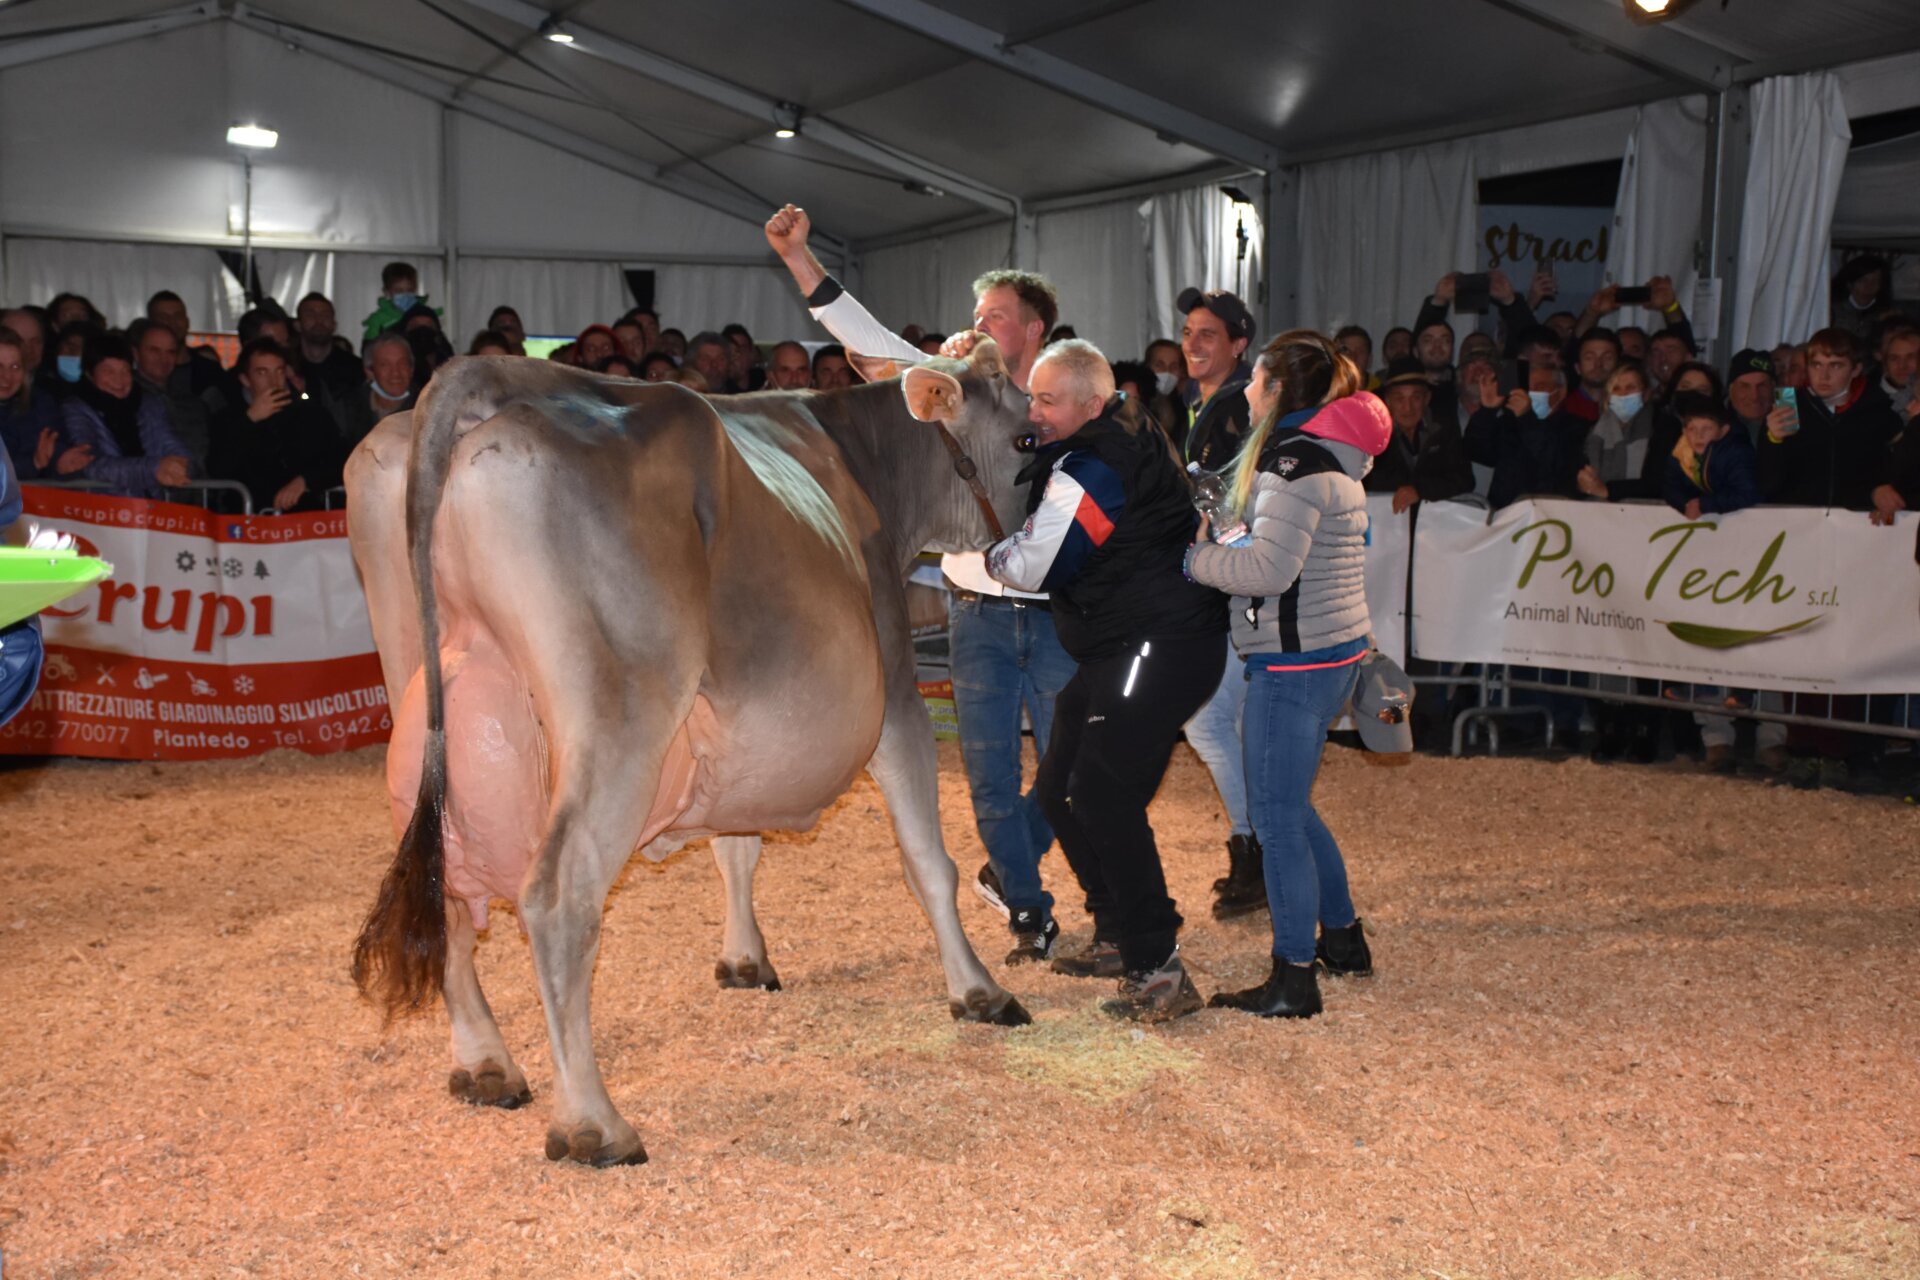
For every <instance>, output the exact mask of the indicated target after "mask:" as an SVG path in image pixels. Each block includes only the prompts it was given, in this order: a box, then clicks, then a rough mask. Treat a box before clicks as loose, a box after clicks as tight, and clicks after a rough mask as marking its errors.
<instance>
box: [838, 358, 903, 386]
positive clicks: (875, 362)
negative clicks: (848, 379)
mask: <svg viewBox="0 0 1920 1280" xmlns="http://www.w3.org/2000/svg"><path fill="white" fill-rule="evenodd" d="M847 363H848V364H850V365H852V366H853V367H854V368H855V369H858V370H859V371H860V376H861V377H862V378H864V379H866V380H867V381H868V382H885V381H886V380H887V379H888V378H897V377H899V376H900V362H899V361H898V360H889V359H887V358H886V357H885V356H863V355H861V354H860V353H859V352H857V351H849V352H847Z"/></svg>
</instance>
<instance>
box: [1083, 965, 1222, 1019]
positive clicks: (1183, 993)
mask: <svg viewBox="0 0 1920 1280" xmlns="http://www.w3.org/2000/svg"><path fill="white" fill-rule="evenodd" d="M1203 1007H1204V1003H1203V1002H1202V1001H1201V999H1200V993H1199V992H1198V991H1196V990H1194V988H1193V979H1192V978H1189V977H1188V976H1187V967H1186V966H1185V965H1183V964H1181V963H1180V953H1179V951H1178V950H1176V951H1175V952H1174V953H1173V954H1172V955H1170V956H1168V957H1167V962H1166V963H1165V964H1163V965H1161V966H1160V967H1159V968H1158V969H1146V970H1140V971H1136V972H1132V973H1128V974H1125V975H1123V976H1122V977H1121V979H1120V994H1119V996H1118V997H1117V998H1115V999H1112V1000H1103V1001H1101V1003H1100V1012H1102V1013H1104V1014H1106V1015H1107V1016H1108V1017H1110V1018H1121V1019H1124V1020H1125V1021H1127V1022H1171V1021H1172V1020H1173V1019H1175V1018H1180V1017H1184V1016H1186V1015H1187V1014H1189V1013H1193V1012H1194V1011H1196V1010H1198V1009H1200V1008H1203Z"/></svg>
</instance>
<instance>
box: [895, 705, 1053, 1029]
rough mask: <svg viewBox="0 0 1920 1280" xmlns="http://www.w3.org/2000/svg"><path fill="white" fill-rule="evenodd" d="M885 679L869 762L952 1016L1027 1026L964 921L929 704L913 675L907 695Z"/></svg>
mask: <svg viewBox="0 0 1920 1280" xmlns="http://www.w3.org/2000/svg"><path fill="white" fill-rule="evenodd" d="M887 684H888V691H887V718H886V723H885V724H884V726H882V728H881V730H880V745H879V746H878V747H877V748H875V750H874V753H873V760H872V762H871V763H870V764H869V765H868V766H867V768H868V770H869V771H870V772H871V773H872V774H873V778H874V781H875V782H877V783H879V784H880V794H881V795H883V796H885V797H886V800H887V813H888V815H889V816H890V817H892V819H893V834H894V836H895V838H896V839H898V840H899V842H900V860H901V862H902V864H904V866H905V867H906V872H907V886H908V887H909V888H910V889H912V890H913V896H914V897H915V898H917V899H919V901H920V909H921V910H923V911H925V912H926V913H927V919H928V920H929V921H931V922H932V924H933V936H934V939H935V940H936V941H937V942H938V943H939V946H940V964H941V967H942V968H944V969H945V970H946V974H947V1001H948V1007H949V1008H951V1009H952V1011H953V1016H954V1017H956V1018H965V1019H966V1020H968V1021H969V1022H992V1023H997V1024H999V1025H1001V1026H1008V1027H1017V1026H1021V1025H1024V1024H1025V1023H1028V1022H1031V1021H1033V1019H1032V1018H1031V1017H1030V1016H1028V1014H1027V1011H1026V1010H1025V1009H1023V1008H1021V1007H1020V1002H1019V1001H1018V1000H1016V999H1014V998H1013V996H1012V995H1010V994H1008V993H1007V992H1006V991H1005V990H1003V989H1002V988H1001V986H1000V984H999V983H997V982H995V981H994V980H993V975H992V974H990V973H988V972H987V968H986V966H985V965H983V964H981V963H980V957H979V956H976V955H975V954H974V953H973V944H972V943H970V942H968V941H967V934H966V931H965V930H964V929H962V928H961V927H960V909H959V907H958V906H957V905H956V903H955V900H954V894H955V891H956V890H957V889H958V887H959V880H960V877H959V873H958V872H956V871H955V870H954V866H953V859H952V858H949V857H948V856H947V849H946V844H945V843H944V841H942V839H941V837H940V794H939V771H940V761H939V757H938V756H937V754H936V753H935V750H934V745H933V730H932V727H931V726H930V725H929V724H928V723H927V709H926V705H925V704H924V703H923V702H921V700H920V691H919V688H918V687H917V686H916V685H915V684H914V683H913V682H912V681H911V680H907V681H906V682H905V685H906V689H905V693H904V695H903V694H902V693H901V691H900V688H899V684H900V682H899V681H895V680H889V681H888V682H887Z"/></svg>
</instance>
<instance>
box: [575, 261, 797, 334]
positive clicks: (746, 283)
mask: <svg viewBox="0 0 1920 1280" xmlns="http://www.w3.org/2000/svg"><path fill="white" fill-rule="evenodd" d="M653 296H654V304H653V305H654V310H656V311H658V312H659V313H660V323H661V324H663V325H665V326H667V327H669V328H673V329H678V330H680V331H681V332H682V333H684V334H686V335H687V336H688V337H692V336H693V335H694V334H696V333H698V332H699V331H700V330H702V329H713V330H716V331H717V330H719V329H720V328H721V327H722V326H724V325H729V324H735V323H738V324H743V325H745V326H747V332H749V333H751V334H752V335H753V336H754V338H755V340H756V341H760V342H771V341H778V340H780V339H783V338H807V337H811V336H813V335H812V332H811V331H812V330H813V328H814V325H813V320H812V318H811V317H809V316H808V315H807V303H806V299H804V298H802V297H801V296H800V291H799V290H798V289H796V288H795V287H794V284H793V277H792V276H790V275H788V274H787V269H786V268H785V267H783V266H780V265H779V264H777V263H772V262H770V263H768V265H766V266H764V267H730V266H688V265H679V266H665V267H659V268H657V269H656V270H655V274H654V295H653ZM632 305H633V304H632V303H630V302H629V303H628V304H627V306H632ZM624 309H625V308H622V310H624ZM609 318H610V317H609Z"/></svg>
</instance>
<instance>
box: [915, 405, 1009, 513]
mask: <svg viewBox="0 0 1920 1280" xmlns="http://www.w3.org/2000/svg"><path fill="white" fill-rule="evenodd" d="M933 429H934V430H935V431H938V432H939V433H940V443H941V444H943V445H945V446H947V452H948V453H950V454H952V455H953V472H954V474H955V475H957V476H959V477H960V478H961V479H962V480H964V481H966V483H967V488H968V489H971V490H972V491H973V500H974V501H975V502H976V503H978V504H979V505H980V514H981V515H983V516H985V517H986V518H987V529H988V530H989V531H990V532H991V533H992V534H993V540H994V541H995V542H1004V541H1006V537H1007V533H1006V530H1004V529H1002V528H1001V527H1000V517H999V516H996V515H994V514H993V501H992V499H990V498H989V497H987V486H986V485H985V484H983V483H981V480H980V468H979V467H976V466H975V465H974V464H973V459H972V458H970V457H968V456H967V451H966V450H965V449H963V448H961V447H960V442H959V441H958V440H955V439H954V438H953V432H951V431H949V430H947V424H946V423H944V422H940V421H938V420H936V421H935V422H934V424H933Z"/></svg>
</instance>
